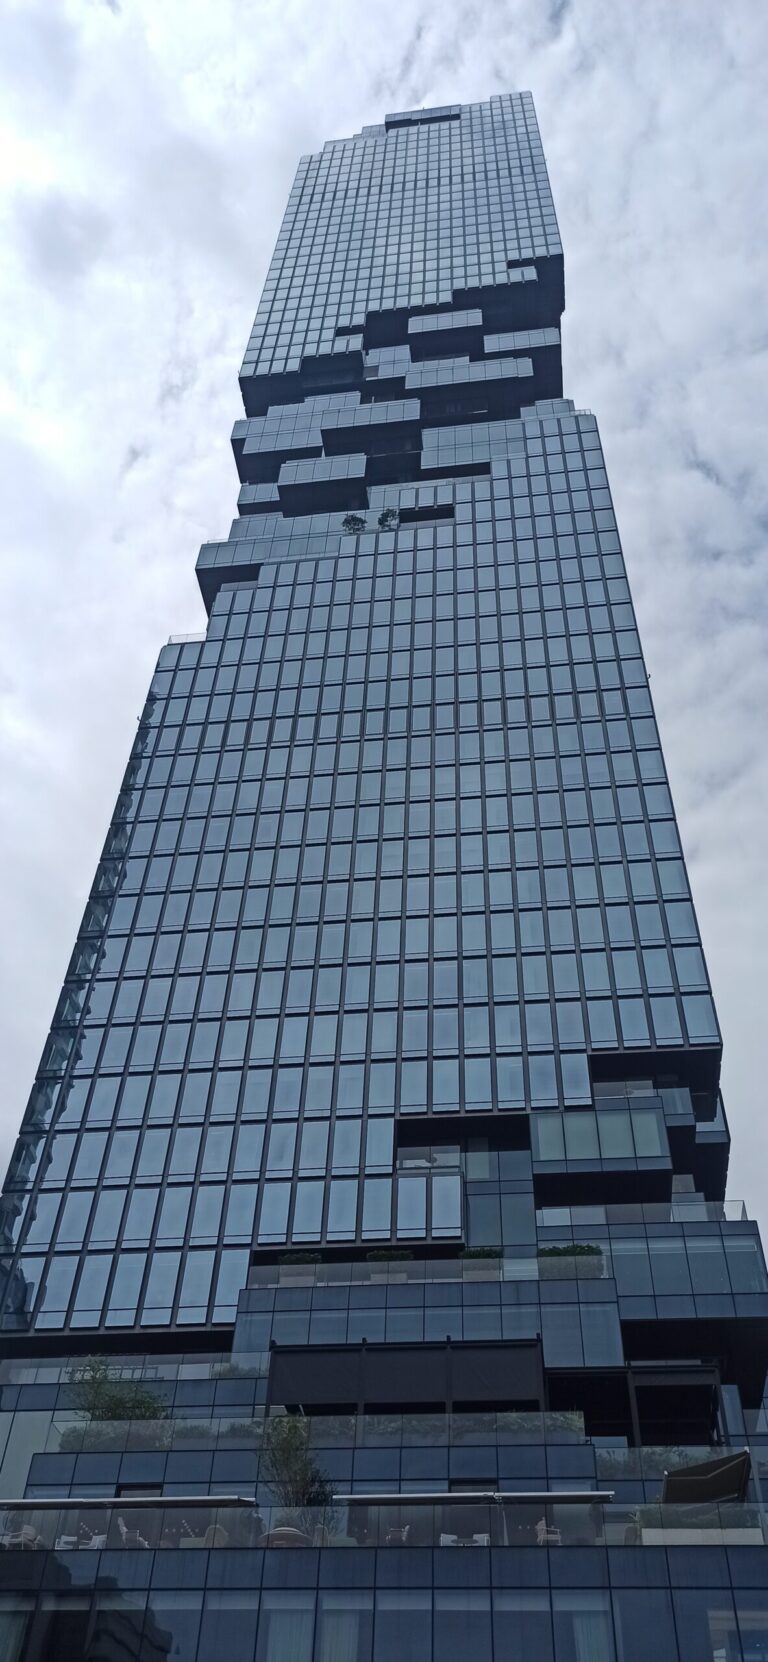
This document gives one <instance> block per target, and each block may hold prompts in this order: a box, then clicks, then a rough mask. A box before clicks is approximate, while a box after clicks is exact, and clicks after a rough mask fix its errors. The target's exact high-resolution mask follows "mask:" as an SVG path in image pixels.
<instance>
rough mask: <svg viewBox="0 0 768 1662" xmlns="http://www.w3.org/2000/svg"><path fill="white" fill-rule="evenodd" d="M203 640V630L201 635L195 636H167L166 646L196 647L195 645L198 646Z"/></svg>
mask: <svg viewBox="0 0 768 1662" xmlns="http://www.w3.org/2000/svg"><path fill="white" fill-rule="evenodd" d="M204 640H205V630H203V631H202V633H201V634H195V635H169V636H168V645H169V646H192V645H195V646H197V645H199V644H200V642H201V641H204Z"/></svg>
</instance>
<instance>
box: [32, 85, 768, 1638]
mask: <svg viewBox="0 0 768 1662" xmlns="http://www.w3.org/2000/svg"><path fill="white" fill-rule="evenodd" d="M563 306H564V284H563V258H562V250H561V245H560V241H559V236H558V230H557V223H556V219H555V214H554V208H553V204H552V198H551V194H550V189H549V183H548V178H547V173H546V168H545V164H544V157H543V151H542V147H541V142H540V139H539V134H538V128H537V125H536V119H535V115H534V111H533V103H532V100H531V98H530V96H529V95H528V94H520V95H515V96H511V95H509V96H503V97H496V98H492V99H491V100H490V101H489V102H488V103H486V104H473V105H467V106H459V105H455V106H454V105H451V106H445V107H443V108H439V109H432V110H420V111H413V112H404V113H401V114H397V115H392V116H388V117H387V118H386V119H385V121H384V122H383V123H382V124H381V125H377V126H371V127H367V128H364V129H363V131H362V133H360V134H358V135H356V136H355V137H354V138H351V139H346V140H340V141H334V142H331V143H329V144H327V145H326V146H325V147H324V149H323V150H322V152H321V153H320V154H319V155H314V156H307V157H304V158H303V159H302V161H301V163H300V165H299V169H298V173H297V176H296V181H295V184H294V187H293V189H292V191H291V195H290V198H289V202H288V207H287V211H286V215H285V219H284V221H283V226H282V229H281V231H280V235H279V237H278V240H277V245H276V249H275V254H274V257H273V260H272V264H271V266H270V269H269V273H268V277H267V281H266V284H265V288H264V292H263V296H262V300H261V303H260V306H259V310H258V313H257V316H256V321H255V324H254V328H253V331H252V335H251V339H250V342H249V345H248V349H247V352H246V356H245V361H244V364H243V367H242V371H241V377H240V385H241V391H242V395H243V402H244V407H245V416H244V418H243V419H242V420H240V421H238V422H237V423H236V425H235V430H234V434H233V448H234V454H235V459H236V463H237V468H238V473H239V476H240V480H241V490H240V496H239V503H238V507H239V515H238V518H237V519H236V520H235V522H234V524H233V526H232V528H231V531H230V533H229V536H228V538H227V539H226V540H225V541H221V542H217V543H211V544H207V545H205V546H204V547H203V549H202V550H201V552H200V556H199V560H198V567H197V569H198V576H199V581H200V589H201V593H202V596H203V600H204V603H205V608H206V611H207V614H208V623H207V630H206V633H205V635H204V636H201V637H200V639H194V640H190V639H186V640H172V641H171V642H169V644H168V646H166V647H165V648H164V649H163V650H162V652H161V654H160V658H159V660H158V665H157V670H156V673H155V676H154V678H153V681H152V685H151V688H150V692H149V695H148V698H147V702H146V704H145V707H144V710H143V712H142V715H141V717H140V720H139V725H138V731H137V736H136V741H135V744H134V747H133V750H132V753H131V756H130V758H129V762H128V767H127V770H126V774H125V778H124V782H123V787H122V789H121V792H120V795H119V798H118V802H117V805H116V808H115V813H114V817H113V819H112V823H111V826H110V828H109V832H108V835H107V840H106V843H105V846H104V852H103V856H102V859H101V861H100V863H99V867H98V870H97V873H96V878H95V881H94V885H93V889H92V892H91V896H90V899H89V902H88V905H87V908H86V912H85V916H84V918H83V922H82V926H81V929H80V931H79V934H78V938H77V942H76V946H75V950H74V953H73V956H72V960H71V963H70V966H69V970H68V973H67V977H66V980H65V983H64V987H63V990H62V994H61V998H60V1001H59V1004H58V1006H57V1009H56V1012H55V1015H54V1020H53V1025H52V1027H51V1031H50V1035H49V1038H48V1041H47V1043H46V1046H45V1049H44V1052H43V1056H42V1060H41V1063H40V1068H39V1071H38V1074H37V1078H36V1080H35V1084H34V1087H33V1091H32V1095H31V1098H30V1101H29V1105H28V1107H27V1110H26V1113H25V1115H24V1119H23V1123H22V1128H21V1131H20V1134H19V1139H18V1142H17V1144H16V1148H15V1151H14V1154H13V1157H12V1160H11V1164H10V1168H9V1172H8V1175H7V1178H6V1181H5V1185H4V1188H3V1192H2V1198H1V1199H0V1217H1V1227H2V1255H3V1271H4V1273H3V1277H2V1298H3V1303H2V1314H1V1315H0V1386H1V1387H2V1397H1V1398H0V1525H1V1527H0V1547H2V1548H4V1549H5V1550H4V1551H1V1552H0V1658H9V1659H17V1658H18V1659H19V1662H22V1659H23V1662H27V1659H28V1658H41V1659H42V1658H44V1657H48V1656H51V1657H54V1656H56V1657H59V1656H61V1655H67V1656H72V1657H76V1656H80V1655H82V1656H86V1657H89V1658H93V1659H96V1658H99V1659H100V1658H102V1657H103V1658H111V1657H113V1656H114V1657H117V1656H118V1655H119V1656H121V1657H135V1658H137V1659H139V1658H140V1659H142V1662H148V1659H150V1658H152V1659H154V1658H156V1657H163V1656H167V1655H173V1656H178V1657H180V1658H181V1659H182V1662H209V1659H211V1658H214V1657H215V1656H216V1657H217V1656H218V1655H219V1653H220V1650H221V1646H222V1644H223V1643H227V1642H228V1643H230V1644H231V1645H232V1646H233V1647H234V1648H235V1653H236V1654H237V1656H238V1657H243V1658H244V1659H246V1662H283V1658H289V1657H290V1658H291V1662H332V1659H333V1662H336V1659H339V1662H389V1659H390V1658H395V1657H397V1658H398V1662H399V1659H400V1658H401V1657H402V1658H407V1659H408V1662H422V1659H423V1662H443V1659H447V1658H449V1657H450V1658H453V1657H455V1656H465V1655H469V1654H470V1653H471V1654H472V1655H473V1656H475V1655H476V1656H477V1658H478V1662H502V1659H504V1662H517V1659H519V1662H523V1659H525V1662H527V1659H528V1658H530V1657H533V1656H536V1657H537V1658H539V1657H540V1658H544V1659H551V1662H640V1659H641V1658H646V1657H647V1656H648V1655H649V1654H651V1650H650V1646H651V1645H652V1647H653V1654H654V1655H656V1656H657V1657H658V1658H659V1662H698V1659H699V1658H701V1659H705V1662H721V1659H722V1662H737V1659H743V1662H753V1659H755V1662H756V1659H758V1658H764V1657H766V1656H768V1591H767V1590H766V1589H767V1588H768V1553H766V1551H765V1544H764V1543H765V1539H766V1536H765V1519H764V1513H763V1506H762V1489H763V1483H764V1467H765V1465H766V1463H768V1426H767V1425H766V1421H765V1417H764V1409H763V1389H764V1383H765V1374H766V1365H767V1364H768V1280H767V1279H766V1270H765V1263H764V1259H763V1254H762V1249H761V1245H760V1240H759V1237H758V1233H757V1230H756V1227H755V1225H754V1224H753V1223H752V1222H751V1221H750V1220H749V1219H748V1218H747V1217H746V1216H745V1214H744V1210H743V1208H742V1207H741V1206H740V1205H739V1204H737V1203H735V1202H731V1201H726V1200H725V1198H724V1195H725V1184H726V1174H727V1164H728V1148H729V1135H728V1128H727V1123H726V1119H725V1114H724V1111H723V1106H722V1102H721V1098H720V1094H719V1074H720V1062H721V1041H720V1035H719V1030H718V1026H717V1021H716V1016H715V1011H714V1006H713V1002H712V996H711V991H710V987H709V981H708V976H707V970H706V965H705V962H704V957H703V953H702V948H701V942H700V937H699V930H698V925H697V921H696V915H695V912H694V908H693V904H692V900H691V895H690V889H689V884H688V878H687V874H686V868H685V862H684V858H683V854H682V849H681V844H680V838H679V835H678V830H677V825H676V821H675V815H674V809H673V805H672V799H671V796H670V791H669V786H668V782H667V777H666V772H665V767H664V760H663V756H662V751H661V746H660V741H659V735H658V731H657V727H656V722H655V719H654V713H653V707H652V703H651V698H650V693H649V688H648V677H647V672H646V669H645V665H644V661H643V656H642V651H641V646H640V641H639V638H638V633H637V627H636V622H635V616H634V612H633V608H632V602H631V597H630V592H629V587H628V583H627V577H626V572H625V567H624V562H623V558H622V552H621V545H620V541H619V536H618V532H617V527H616V520H615V516H614V512H613V507H612V501H611V495H610V489H609V485H608V479H607V475H606V471H605V463H604V459H603V454H602V450H601V445H600V438H599V434H598V430H597V424H596V421H595V418H594V416H593V415H591V414H590V413H588V412H586V411H583V410H577V409H575V408H574V405H573V404H572V403H571V402H570V401H569V400H568V399H566V398H564V397H563V396H562V394H563V387H562V371H561V359H560V320H561V315H562V312H563ZM340 1548H345V1549H346V1550H344V1551H340V1550H338V1549H340ZM184 1549H186V1550H184ZM189 1549H193V1550H191V1551H190V1550H189ZM449 1549H450V1550H449Z"/></svg>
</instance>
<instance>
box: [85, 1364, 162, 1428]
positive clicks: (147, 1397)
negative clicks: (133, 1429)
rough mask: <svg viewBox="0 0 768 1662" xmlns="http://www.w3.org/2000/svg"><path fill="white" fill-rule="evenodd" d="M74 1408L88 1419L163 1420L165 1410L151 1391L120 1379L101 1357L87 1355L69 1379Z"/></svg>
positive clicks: (133, 1381) (128, 1380)
mask: <svg viewBox="0 0 768 1662" xmlns="http://www.w3.org/2000/svg"><path fill="white" fill-rule="evenodd" d="M70 1387H71V1390H72V1398H73V1401H74V1405H75V1407H76V1408H79V1409H80V1411H81V1412H82V1413H83V1414H87V1415H88V1417H89V1419H91V1420H164V1419H166V1418H167V1409H166V1408H165V1405H164V1404H163V1403H162V1402H161V1400H160V1398H159V1397H157V1396H155V1393H154V1391H150V1390H148V1389H147V1387H146V1386H145V1385H140V1384H138V1383H137V1382H136V1380H133V1379H121V1378H120V1375H119V1373H118V1372H117V1370H116V1369H115V1368H114V1367H112V1366H110V1363H109V1362H108V1361H107V1358H106V1357H105V1356H88V1357H86V1359H85V1361H84V1362H83V1363H82V1366H81V1367H79V1368H76V1369H75V1371H74V1373H73V1374H72V1376H71V1379H70Z"/></svg>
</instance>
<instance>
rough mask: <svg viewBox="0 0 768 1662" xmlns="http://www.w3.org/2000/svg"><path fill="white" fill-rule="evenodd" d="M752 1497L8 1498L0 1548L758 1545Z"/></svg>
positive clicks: (761, 1541) (760, 1529) (758, 1520)
mask: <svg viewBox="0 0 768 1662" xmlns="http://www.w3.org/2000/svg"><path fill="white" fill-rule="evenodd" d="M767 1539H768V1537H767V1536H766V1513H765V1511H764V1510H763V1509H762V1508H761V1507H759V1506H750V1505H745V1504H740V1503H728V1504H716V1503H709V1504H704V1505H696V1506H684V1505H676V1506H662V1505H658V1506H655V1505H640V1506H622V1505H616V1504H614V1503H613V1501H612V1497H611V1495H610V1492H609V1491H605V1490H595V1491H594V1492H590V1491H582V1492H569V1491H564V1492H562V1493H555V1492H551V1491H546V1490H545V1491H542V1492H541V1493H526V1492H524V1491H522V1492H512V1491H510V1492H504V1491H500V1492H486V1491H477V1492H471V1491H470V1492H466V1491H465V1492H457V1493H455V1494H446V1495H432V1494H412V1495H407V1494H393V1495H363V1494H359V1495H346V1494H340V1495H334V1496H333V1497H332V1498H331V1499H330V1501H329V1502H328V1504H326V1505H325V1506H322V1507H317V1506H316V1507H310V1506H264V1507H258V1506H256V1505H255V1503H254V1502H253V1500H251V1499H249V1498H248V1497H245V1496H242V1495H237V1494H232V1495H214V1496H211V1497H210V1498H209V1499H202V1500H201V1499H200V1498H199V1497H198V1496H194V1495H192V1496H183V1495H180V1496H174V1497H173V1498H170V1497H166V1498H164V1499H162V1500H159V1499H158V1500H154V1499H153V1498H151V1497H149V1496H141V1497H134V1496H122V1497H111V1496H110V1497H107V1498H106V1499H105V1498H83V1499H78V1500H77V1501H73V1502H70V1503H69V1504H68V1505H63V1504H62V1503H61V1501H60V1500H58V1499H57V1500H50V1501H41V1500H36V1501H24V1500H18V1501H11V1502H6V1503H5V1505H4V1507H3V1508H2V1509H1V1510H0V1550H2V1551H4V1552H6V1553H16V1552H24V1553H29V1552H56V1553H59V1554H62V1555H65V1558H68V1557H69V1555H70V1554H71V1553H73V1552H91V1553H93V1552H109V1553H113V1552H141V1553H144V1552H155V1551H157V1552H178V1551H187V1552H189V1551H192V1552H195V1551H197V1552H200V1551H203V1552H206V1551H223V1550H227V1549H230V1550H232V1549H241V1550H242V1549H243V1548H246V1549H247V1548H252V1549H259V1550H282V1551H285V1550H294V1551H296V1550H307V1549H312V1548H314V1549H317V1548H321V1547H322V1548H336V1547H344V1548H347V1549H348V1548H350V1547H357V1548H360V1549H368V1550H371V1549H374V1548H383V1549H388V1548H401V1549H402V1548H406V1549H409V1548H412V1547H413V1548H421V1549H424V1548H427V1549H429V1548H435V1549H438V1550H442V1549H451V1548H456V1547H462V1548H467V1547H468V1548H471V1549H477V1548H480V1549H481V1550H482V1549H486V1550H487V1549H488V1548H490V1547H494V1548H501V1549H504V1548H520V1547H532V1548H534V1549H538V1548H548V1549H550V1550H560V1549H563V1548H568V1547H582V1548H583V1547H622V1546H631V1547H659V1546H665V1547H669V1548H674V1547H683V1546H684V1547H687V1548H688V1549H690V1548H691V1547H697V1546H702V1547H703V1546H727V1547H736V1546H751V1547H754V1546H760V1547H762V1546H764V1545H765V1544H766V1540H767Z"/></svg>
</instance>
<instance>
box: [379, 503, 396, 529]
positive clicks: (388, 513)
mask: <svg viewBox="0 0 768 1662" xmlns="http://www.w3.org/2000/svg"><path fill="white" fill-rule="evenodd" d="M399 523H400V515H399V513H398V511H397V508H383V509H382V511H381V513H380V514H379V530H380V531H394V529H395V527H396V526H397V525H399Z"/></svg>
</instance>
